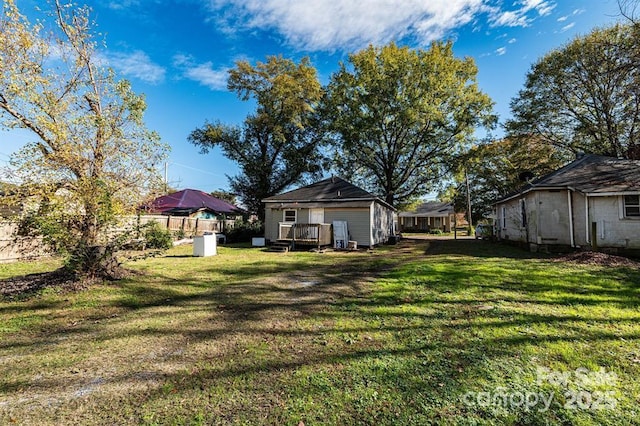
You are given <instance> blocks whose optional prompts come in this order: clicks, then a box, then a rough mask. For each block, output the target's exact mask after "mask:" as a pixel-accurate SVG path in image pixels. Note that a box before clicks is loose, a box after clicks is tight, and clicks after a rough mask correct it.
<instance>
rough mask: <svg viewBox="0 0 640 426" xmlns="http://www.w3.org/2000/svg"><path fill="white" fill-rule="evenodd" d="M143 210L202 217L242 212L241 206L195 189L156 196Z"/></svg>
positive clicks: (208, 217)
mask: <svg viewBox="0 0 640 426" xmlns="http://www.w3.org/2000/svg"><path fill="white" fill-rule="evenodd" d="M145 210H146V211H147V212H148V213H156V214H163V215H167V216H169V215H170V216H187V217H191V218H202V219H223V218H226V217H235V216H239V215H242V213H243V210H242V209H241V208H239V207H237V206H234V205H233V204H229V203H228V202H226V201H224V200H220V199H218V198H215V197H212V196H211V195H209V194H207V193H206V192H202V191H198V190H196V189H183V190H182V191H178V192H174V193H172V194H168V195H163V196H161V197H158V198H156V199H155V200H153V201H152V202H151V203H149V205H148V206H145Z"/></svg>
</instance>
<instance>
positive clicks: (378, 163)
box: [323, 42, 495, 207]
mask: <svg viewBox="0 0 640 426" xmlns="http://www.w3.org/2000/svg"><path fill="white" fill-rule="evenodd" d="M476 74H477V69H476V66H475V64H474V62H473V60H472V59H471V58H464V59H458V58H456V57H455V56H454V54H453V46H452V44H451V43H440V42H435V43H432V44H431V47H430V48H429V49H428V50H421V49H417V50H412V49H409V48H407V47H398V46H396V45H395V44H394V43H391V44H388V45H386V46H383V47H379V48H378V47H373V46H370V47H368V48H366V49H364V50H362V51H360V52H357V53H354V54H352V55H350V56H349V64H348V65H347V64H342V65H341V67H340V70H339V71H338V72H336V73H335V74H334V75H333V76H332V78H331V82H330V83H329V85H328V88H327V96H326V98H325V102H324V108H323V115H324V118H325V120H326V123H327V125H328V127H329V129H330V130H331V131H333V133H334V134H335V135H336V137H337V139H336V141H335V142H336V143H335V148H336V162H337V167H338V168H339V169H340V172H341V173H342V174H343V175H344V176H346V177H349V178H351V179H352V180H355V181H356V182H358V183H360V184H361V185H362V186H364V187H366V188H368V189H370V190H371V191H372V192H374V193H377V194H381V195H382V196H384V198H385V200H386V201H387V202H388V203H390V204H392V205H394V206H400V207H401V206H403V205H404V204H406V203H410V202H412V201H414V200H415V199H416V198H418V197H420V196H422V195H425V194H427V193H428V192H430V191H431V190H432V189H433V185H434V182H437V181H438V180H439V179H441V178H442V177H443V176H444V175H445V174H446V173H447V172H448V169H449V165H450V163H451V160H452V158H453V156H454V155H455V154H458V153H459V152H460V151H461V150H462V149H463V148H464V147H465V146H466V145H467V144H468V142H469V141H470V140H471V139H472V137H473V132H474V129H475V128H476V127H477V126H482V125H484V126H489V127H490V126H492V125H493V123H494V122H495V116H494V115H492V114H491V109H492V101H491V99H490V98H489V97H488V96H487V95H486V94H484V93H483V92H481V91H480V89H479V88H478V86H477V84H476V82H475V79H476Z"/></svg>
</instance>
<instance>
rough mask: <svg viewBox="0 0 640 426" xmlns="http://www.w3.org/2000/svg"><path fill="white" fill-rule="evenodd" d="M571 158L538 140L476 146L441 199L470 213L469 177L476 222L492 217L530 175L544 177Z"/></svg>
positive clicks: (513, 140)
mask: <svg viewBox="0 0 640 426" xmlns="http://www.w3.org/2000/svg"><path fill="white" fill-rule="evenodd" d="M568 160H569V158H567V157H565V156H564V155H563V153H562V152H561V151H560V150H558V149H556V148H555V147H553V146H551V145H549V144H547V143H545V142H544V141H542V140H541V139H540V138H538V137H520V138H506V139H502V140H497V141H493V142H490V143H485V144H482V145H478V146H474V147H473V148H471V149H470V150H469V152H467V153H466V154H465V155H464V156H462V157H461V158H460V159H459V166H458V167H459V171H458V172H457V173H455V174H454V180H453V182H452V183H451V184H450V185H449V186H448V187H446V188H444V189H443V190H442V191H441V192H440V198H442V199H443V200H446V201H453V203H454V205H455V206H456V211H466V210H467V188H466V184H465V176H464V171H465V170H466V173H467V175H468V179H469V189H470V191H469V192H470V195H471V212H472V218H473V223H477V222H478V221H479V220H481V219H483V218H487V217H489V216H490V215H491V214H492V209H493V203H495V201H497V200H498V199H500V198H501V197H503V196H505V195H507V194H508V193H510V192H513V191H515V190H517V189H518V188H520V187H522V186H524V185H525V184H526V183H527V182H526V180H523V178H525V177H526V176H532V177H533V178H536V177H541V176H543V175H545V174H547V173H550V172H552V171H554V170H556V169H557V168H559V167H561V166H562V165H564V164H565V163H566V162H567V161H568Z"/></svg>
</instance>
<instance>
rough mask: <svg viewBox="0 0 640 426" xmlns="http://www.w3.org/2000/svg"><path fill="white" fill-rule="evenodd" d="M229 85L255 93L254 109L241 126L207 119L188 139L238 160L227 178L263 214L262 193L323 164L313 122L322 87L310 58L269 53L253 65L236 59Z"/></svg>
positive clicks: (241, 91)
mask: <svg viewBox="0 0 640 426" xmlns="http://www.w3.org/2000/svg"><path fill="white" fill-rule="evenodd" d="M228 88H229V90H231V91H234V92H236V94H237V95H238V96H239V97H240V99H242V100H245V101H246V100H249V99H251V98H253V99H254V100H255V101H256V103H257V108H256V111H255V112H254V113H253V114H251V115H249V116H248V117H247V118H246V119H245V120H244V123H243V125H242V126H228V125H224V124H222V123H220V122H214V123H206V124H205V125H204V126H203V127H202V128H199V129H196V130H194V131H193V132H192V133H191V134H190V135H189V141H190V142H191V143H193V144H194V145H196V146H198V147H200V149H201V152H202V153H206V152H208V151H209V149H211V148H213V147H215V146H219V147H220V148H221V149H222V151H223V152H224V154H225V156H227V158H229V159H230V160H233V161H235V162H237V163H238V165H239V166H240V170H241V174H240V175H238V176H234V177H230V178H229V181H230V186H231V189H232V192H233V193H235V194H238V196H239V197H240V199H241V200H242V201H243V203H244V204H245V205H246V206H247V207H248V209H249V211H251V212H257V213H258V217H259V218H260V219H261V220H264V205H263V204H262V199H263V198H266V197H270V196H272V195H275V194H277V193H279V192H281V191H282V190H284V189H285V188H287V187H289V186H291V185H294V184H297V183H301V182H303V181H304V180H305V178H306V177H314V176H318V175H319V174H320V172H321V170H322V163H323V156H322V155H321V153H320V150H319V147H320V145H321V141H322V137H323V136H322V132H319V131H318V127H317V126H316V125H314V123H316V122H317V119H316V114H315V108H316V105H317V103H318V102H319V100H320V98H321V97H322V87H321V85H320V82H319V81H318V77H317V73H316V69H315V68H314V67H312V66H311V64H310V62H309V59H307V58H304V59H302V61H301V62H300V63H299V64H296V63H295V62H293V61H291V60H289V59H284V58H282V57H277V56H271V57H269V58H268V59H267V62H265V63H262V62H258V63H257V64H256V65H255V66H252V65H251V64H249V63H248V62H246V61H240V62H238V63H237V64H236V68H235V69H232V70H231V71H230V72H229V81H228Z"/></svg>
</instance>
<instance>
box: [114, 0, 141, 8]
mask: <svg viewBox="0 0 640 426" xmlns="http://www.w3.org/2000/svg"><path fill="white" fill-rule="evenodd" d="M138 5H140V0H112V1H110V2H109V3H107V7H109V9H115V10H123V9H128V8H130V7H132V6H138Z"/></svg>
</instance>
